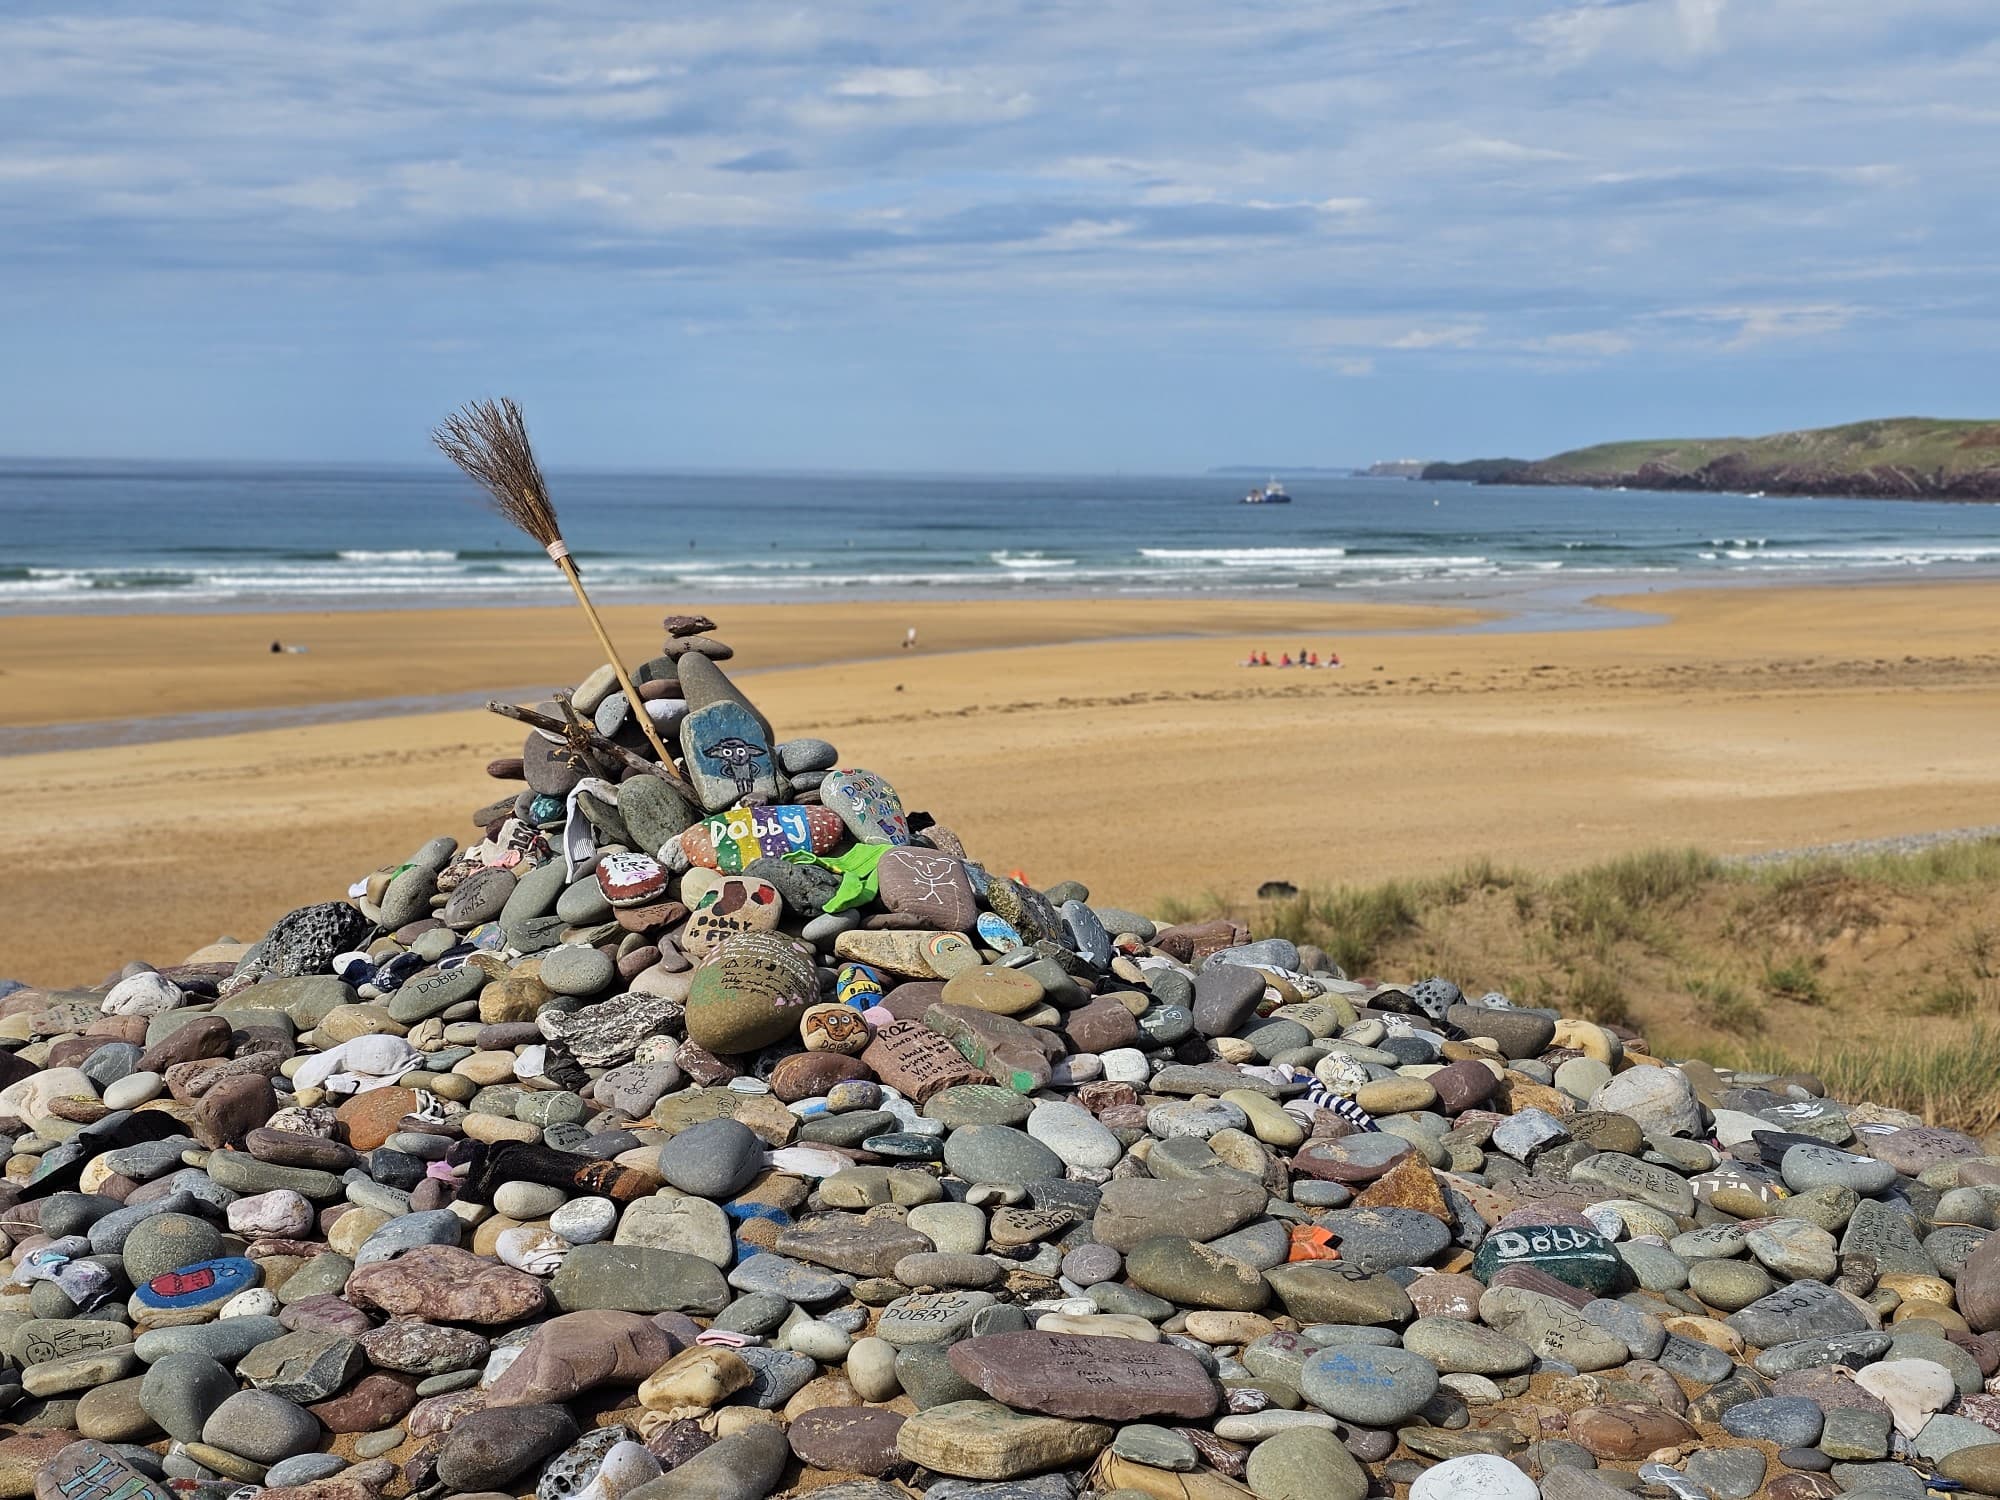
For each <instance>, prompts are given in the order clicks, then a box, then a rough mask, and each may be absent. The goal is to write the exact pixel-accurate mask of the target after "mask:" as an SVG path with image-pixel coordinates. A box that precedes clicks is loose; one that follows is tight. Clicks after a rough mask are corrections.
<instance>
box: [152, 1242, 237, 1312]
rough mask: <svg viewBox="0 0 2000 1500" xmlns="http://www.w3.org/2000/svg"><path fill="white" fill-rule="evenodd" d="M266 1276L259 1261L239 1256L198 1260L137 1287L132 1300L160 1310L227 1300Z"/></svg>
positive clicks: (184, 1307) (180, 1308) (177, 1309)
mask: <svg viewBox="0 0 2000 1500" xmlns="http://www.w3.org/2000/svg"><path fill="white" fill-rule="evenodd" d="M262 1279H263V1272H262V1271H261V1270H259V1269H258V1266H257V1263H256V1262H255V1261H253V1260H249V1259H246V1258H245V1257H243V1256H240V1255H228V1256H224V1257H223V1258H222V1259H221V1260H202V1261H196V1262H195V1263H194V1264H193V1265H191V1266H182V1267H181V1268H180V1269H179V1270H178V1271H165V1272H162V1273H161V1274H160V1275H158V1276H155V1277H154V1278H153V1279H152V1280H151V1281H148V1282H146V1283H145V1284H144V1285H142V1286H140V1287H138V1288H136V1289H135V1290H134V1291H133V1293H132V1301H133V1302H135V1303H136V1304H138V1305H139V1306H140V1307H146V1308H152V1309H155V1310H157V1311H162V1312H164V1311H168V1310H175V1311H179V1310H182V1309H186V1308H190V1307H204V1306H206V1305H208V1304H209V1303H212V1302H227V1301H228V1300H229V1299H230V1298H231V1297H234V1296H235V1295H236V1294H237V1293H238V1292H242V1291H248V1290H249V1289H250V1288H251V1287H253V1286H255V1285H257V1283H258V1282H259V1281H261V1280H262Z"/></svg>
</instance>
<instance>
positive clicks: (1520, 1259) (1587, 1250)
mask: <svg viewBox="0 0 2000 1500" xmlns="http://www.w3.org/2000/svg"><path fill="white" fill-rule="evenodd" d="M1507 1266H1533V1267H1534V1268H1535V1269H1536V1270H1538V1271H1541V1272H1543V1273H1544V1274H1546V1275H1549V1276H1553V1277H1554V1278H1555V1279H1556V1280H1557V1281H1560V1282H1563V1283H1565V1284H1567V1285H1569V1286H1573V1287H1580V1288H1582V1289H1583V1290H1584V1291H1587V1292H1595V1293H1596V1294H1597V1295H1598V1296H1600V1297H1609V1296H1611V1295H1613V1294H1614V1293H1615V1292H1616V1291H1617V1290H1618V1288H1619V1287H1620V1286H1622V1285H1623V1284H1624V1282H1625V1275H1626V1272H1625V1262H1624V1261H1623V1260H1621V1259H1620V1258H1619V1255H1618V1252H1617V1251H1616V1250H1614V1249H1613V1248H1612V1246H1611V1242H1610V1241H1609V1240H1607V1239H1606V1238H1605V1237H1604V1236H1603V1235H1601V1234H1599V1233H1597V1232H1596V1231H1595V1230H1593V1229H1579V1228H1577V1227H1575V1226H1574V1225H1570V1224H1536V1225H1523V1226H1521V1227H1519V1228H1515V1229H1501V1230H1497V1231H1495V1232H1494V1233H1492V1234H1489V1235H1487V1237H1486V1241H1485V1243H1484V1244H1482V1245H1481V1246H1480V1247H1479V1253H1478V1254H1477V1255H1475V1256H1473V1258H1472V1274H1473V1275H1474V1276H1477V1277H1478V1278H1479V1279H1480V1280H1481V1281H1485V1282H1491V1281H1492V1280H1493V1278H1494V1276H1495V1275H1496V1274H1497V1273H1498V1272H1499V1271H1501V1270H1502V1269H1504V1268H1505V1267H1507Z"/></svg>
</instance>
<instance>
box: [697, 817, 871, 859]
mask: <svg viewBox="0 0 2000 1500" xmlns="http://www.w3.org/2000/svg"><path fill="white" fill-rule="evenodd" d="M846 836H847V825H846V824H844V823H843V822H841V820H840V816H839V814H837V813H835V812H834V811H833V810H832V809H831V808H827V807H793V806H785V807H732V808H730V809H729V810H728V811H727V812H723V813H717V814H716V815H715V816H714V817H712V818H703V819H702V820H701V821H700V822H699V823H697V824H695V825H694V826H693V827H692V828H689V829H688V830H687V831H685V832H684V833H682V834H681V852H682V853H684V854H686V855H687V857H688V862H689V863H690V864H695V865H700V866H701V867H702V868H703V869H706V870H720V871H722V872H723V873H724V874H725V875H736V874H740V873H741V872H742V871H743V870H744V869H745V868H747V867H748V866H749V864H750V862H751V861H752V860H755V859H782V858H783V857H784V856H785V855H787V854H793V853H797V852H800V851H805V852H809V853H812V854H830V853H832V852H833V851H834V849H836V848H837V847H839V845H840V841H841V840H842V839H843V838H845V837H846Z"/></svg>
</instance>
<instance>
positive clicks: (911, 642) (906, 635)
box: [903, 625, 917, 651]
mask: <svg viewBox="0 0 2000 1500" xmlns="http://www.w3.org/2000/svg"><path fill="white" fill-rule="evenodd" d="M916 648H917V627H916V626H914V625H912V626H911V627H910V628H909V629H908V630H906V631H904V632H903V649H904V650H905V651H914V650H916Z"/></svg>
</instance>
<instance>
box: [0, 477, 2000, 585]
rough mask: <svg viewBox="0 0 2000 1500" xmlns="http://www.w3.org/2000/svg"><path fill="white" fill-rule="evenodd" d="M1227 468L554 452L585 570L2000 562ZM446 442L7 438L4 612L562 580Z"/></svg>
mask: <svg viewBox="0 0 2000 1500" xmlns="http://www.w3.org/2000/svg"><path fill="white" fill-rule="evenodd" d="M1253 482H1259V483H1261V482H1262V480H1261V476H1259V477H1258V478H1257V479H1256V480H1255V481H1253V480H1252V479H1251V478H1250V477H1248V476H1236V475H1215V474H1208V475H1140V474H1118V475H1059V474H1048V475H968V474H905V473H897V474H857V473H830V474H810V473H783V474H757V473H738V472H728V473H652V474H644V473H610V472H597V471H589V472H586V471H574V472H552V473H551V474H550V475H549V485H550V490H551V493H552V494H553V496H554V498H555V501H556V505H557V509H558V511H559V513H560V515H561V518H562V524H563V531H564V535H565V536H566V537H567V538H568V540H569V542H570V545H571V547H572V549H573V552H574V555H575V556H576V558H577V559H578V562H579V565H580V567H581V569H582V571H583V573H584V576H585V579H586V581H587V582H588V583H589V585H590V588H591V591H592V595H593V597H595V598H597V599H600V600H603V601H608V602H618V601H621V600H630V601H646V602H657V603H662V604H669V603H671V604H674V605H701V604H707V603H728V602H731V601H736V602H745V601H759V602H788V601H798V602H805V601H823V600H835V599H881V598H912V599H954V598H975V597H976V598H995V597H998V598H1015V597H1029V596H1044V597H1045V596H1093V597H1107V598H1145V597H1149V596H1150V597H1159V596H1189V595H1216V596H1250V597H1255V596H1266V595H1275V596H1290V597H1296V598H1300V599H1317V600H1326V599H1330V598H1341V597H1351V598H1357V599H1359V598H1415V599H1471V600H1478V599H1489V598H1504V597H1515V596H1529V597H1561V596H1565V595H1567V596H1569V597H1574V598H1581V597H1583V596H1585V595H1587V594H1588V593H1593V592H1595V593H1602V592H1608V591H1611V590H1613V589H1615V588H1617V587H1620V586H1621V581H1630V582H1631V583H1632V584H1633V585H1634V586H1644V587H1659V586H1673V585H1677V584H1689V583H1698V584H1705V583H1711V582H1717V581H1727V580H1760V579H1763V580H1769V579H1786V578H1796V579H1801V580H1803V579H1810V578H1829V579H1849V578H1851V579H1870V578H1893V577H1897V576H1903V575H1925V576H1936V575H1940V574H1943V575H1950V576H1958V575H1986V574H1994V573H2000V507H1995V506H1993V505H1983V504H1939V503H1927V502H1905V501H1880V502H1878V501H1861V500H1836V499H1800V498H1778V497H1768V496H1761V495H1694V494H1663V493H1657V492H1642V491H1616V490H1591V489H1554V488H1550V489H1543V488H1516V487H1511V486H1475V485H1468V484H1455V483H1454V484H1442V483H1429V482H1425V481H1421V480H1408V479H1386V478H1362V477H1353V478H1349V477H1335V476H1319V475H1312V476H1301V477H1296V478H1292V477H1288V478H1287V486H1288V488H1289V490H1290V492H1291V494H1292V496H1293V502H1292V503H1291V504H1289V505H1265V506H1249V505H1243V504H1240V503H1239V501H1240V499H1241V497H1242V495H1243V493H1244V491H1245V490H1246V489H1247V488H1248V487H1249V486H1250V485H1251V484H1252V483H1253ZM567 597H568V594H567V589H566V586H565V585H564V583H563V581H562V579H561V577H560V576H559V575H558V574H557V572H556V570H555V569H554V568H552V567H551V566H550V565H549V562H548V560H547V558H546V557H544V556H543V555H542V554H541V553H540V551H539V550H538V549H536V548H535V547H534V545H533V544H532V543H531V542H529V541H528V540H527V539H526V538H524V537H522V536H521V535H520V534H519V533H517V532H515V531H513V530H511V529H510V528H509V527H508V525H507V524H506V523H505V522H504V521H503V520H501V519H500V518H499V517H498V516H497V515H495V514H493V512H492V511H490V510H489V509H487V508H486V507H485V506H484V504H483V503H482V501H481V498H480V496H479V495H478V493H477V492H476V491H475V490H474V489H473V488H472V486H471V485H470V484H469V483H468V482H467V481H465V480H464V479H462V478H461V477H460V476H459V475H458V474H457V473H456V471H454V470H452V469H450V468H448V467H447V466H445V465H444V464H443V463H442V462H440V463H438V464H435V465H430V466H412V467H406V468H404V467H374V466H360V465H353V466H344V465H343V466H334V465H249V464H191V463H190V464H176V463H137V462H131V463H127V462H116V463H112V462H72V461H27V460H18V459H17V460H0V613H57V612H90V613H104V612H109V611H118V610H133V611H160V610H203V611H209V610H229V609H244V610H251V609H255V610H269V609H315V610H317V609H328V608H386V607H396V608H407V607H422V606H444V605H514V604H523V603H535V602H549V603H555V602H560V601H563V600H566V599H567Z"/></svg>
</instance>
